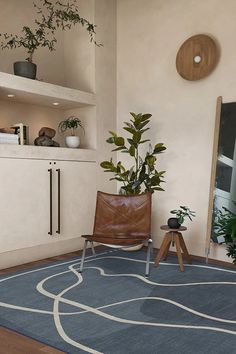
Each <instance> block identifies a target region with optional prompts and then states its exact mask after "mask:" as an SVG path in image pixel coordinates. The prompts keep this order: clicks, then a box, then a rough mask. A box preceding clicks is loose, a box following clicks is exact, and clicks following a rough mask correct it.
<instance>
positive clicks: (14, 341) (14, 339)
mask: <svg viewBox="0 0 236 354" xmlns="http://www.w3.org/2000/svg"><path fill="white" fill-rule="evenodd" d="M80 255H81V251H78V252H73V253H69V254H66V255H62V256H57V257H52V258H49V259H44V260H42V261H36V262H31V263H27V264H23V265H20V266H16V267H12V268H8V269H4V270H0V275H6V274H8V273H10V272H14V271H19V270H27V269H28V268H31V267H33V266H41V265H47V264H50V263H53V262H55V261H64V260H67V259H68V258H71V257H77V256H80ZM43 353H48V354H62V353H64V352H62V351H60V350H57V349H54V348H52V347H49V346H47V345H45V344H43V343H40V342H38V341H36V340H33V339H30V338H29V337H25V336H23V335H21V334H18V333H16V332H13V331H11V330H9V329H6V328H4V327H1V326H0V354H43Z"/></svg>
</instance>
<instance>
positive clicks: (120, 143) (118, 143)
mask: <svg viewBox="0 0 236 354" xmlns="http://www.w3.org/2000/svg"><path fill="white" fill-rule="evenodd" d="M114 143H115V144H116V146H124V145H125V139H124V138H123V137H122V136H118V137H114Z"/></svg>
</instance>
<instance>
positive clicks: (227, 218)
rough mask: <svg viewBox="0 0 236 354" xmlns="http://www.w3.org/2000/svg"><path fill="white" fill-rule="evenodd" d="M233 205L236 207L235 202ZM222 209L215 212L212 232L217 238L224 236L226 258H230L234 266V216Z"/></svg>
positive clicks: (235, 256)
mask: <svg viewBox="0 0 236 354" xmlns="http://www.w3.org/2000/svg"><path fill="white" fill-rule="evenodd" d="M234 205H236V203H235V202H234ZM222 209H223V210H217V212H216V222H215V227H214V231H215V233H216V235H217V236H224V239H225V243H226V245H227V251H228V253H227V256H228V257H231V258H232V259H233V263H234V264H236V214H235V213H233V212H232V211H230V210H229V209H227V208H225V207H222Z"/></svg>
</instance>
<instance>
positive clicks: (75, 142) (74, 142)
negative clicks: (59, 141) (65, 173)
mask: <svg viewBox="0 0 236 354" xmlns="http://www.w3.org/2000/svg"><path fill="white" fill-rule="evenodd" d="M79 144H80V138H79V136H76V135H68V136H66V146H67V147H69V148H73V149H75V148H77V147H79Z"/></svg>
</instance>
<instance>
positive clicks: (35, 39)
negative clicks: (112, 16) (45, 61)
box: [0, 0, 101, 62]
mask: <svg viewBox="0 0 236 354" xmlns="http://www.w3.org/2000/svg"><path fill="white" fill-rule="evenodd" d="M33 5H34V8H35V10H36V12H37V17H38V18H36V19H35V21H34V24H35V27H34V28H31V27H29V26H23V27H22V30H21V34H20V35H17V34H12V33H0V37H2V41H1V43H0V46H1V48H2V49H14V48H18V47H23V48H25V50H26V52H27V53H28V57H27V58H26V60H28V61H29V62H33V55H34V53H35V51H36V50H37V49H38V48H40V47H46V48H48V49H49V51H53V50H55V45H56V43H57V39H56V37H55V32H56V30H57V29H61V30H63V31H65V30H70V29H71V27H72V25H76V24H80V25H81V26H83V27H85V29H86V30H87V32H88V34H89V36H90V41H91V42H94V43H95V44H96V45H97V46H101V44H98V43H97V42H96V40H95V33H96V32H95V28H96V25H94V24H92V23H90V22H89V21H88V20H86V19H85V18H83V17H81V15H80V11H79V8H78V5H77V0H68V1H67V2H66V3H63V2H62V1H58V0H57V1H55V2H51V1H48V0H38V1H37V3H35V2H34V3H33Z"/></svg>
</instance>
